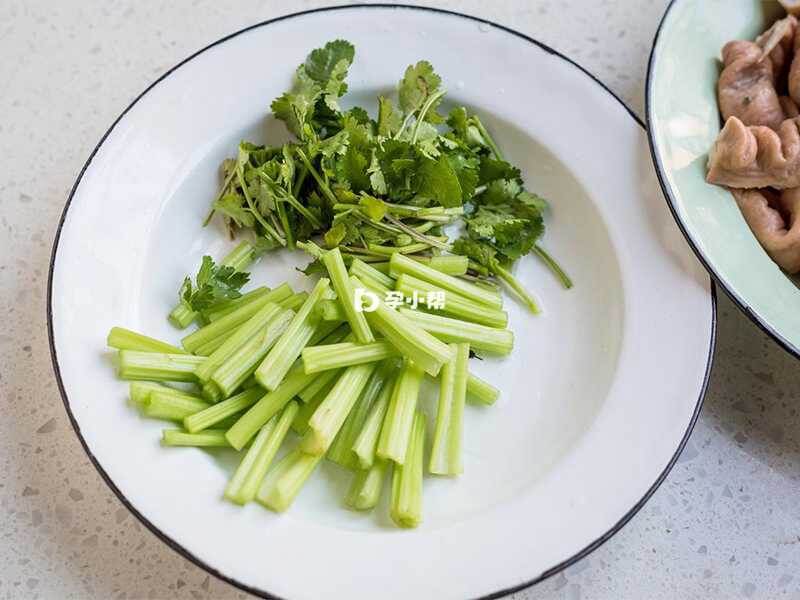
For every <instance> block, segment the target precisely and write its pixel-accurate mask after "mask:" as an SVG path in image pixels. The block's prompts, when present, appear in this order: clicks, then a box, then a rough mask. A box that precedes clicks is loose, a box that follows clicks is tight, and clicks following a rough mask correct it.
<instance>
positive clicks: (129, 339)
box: [106, 327, 186, 354]
mask: <svg viewBox="0 0 800 600" xmlns="http://www.w3.org/2000/svg"><path fill="white" fill-rule="evenodd" d="M106 343H107V344H108V345H109V346H110V347H111V348H116V349H117V350H139V351H140V352H166V353H167V354H186V352H185V351H184V350H182V349H181V348H178V347H177V346H173V345H172V344H168V343H166V342H162V341H161V340H157V339H155V338H151V337H149V336H146V335H142V334H141V333H136V332H135V331H131V330H130V329H125V328H124V327H112V328H111V331H109V332H108V339H107V340H106Z"/></svg>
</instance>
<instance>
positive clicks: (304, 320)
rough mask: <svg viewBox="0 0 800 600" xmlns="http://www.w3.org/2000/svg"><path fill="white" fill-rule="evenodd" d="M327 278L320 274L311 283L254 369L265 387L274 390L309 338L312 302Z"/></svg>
mask: <svg viewBox="0 0 800 600" xmlns="http://www.w3.org/2000/svg"><path fill="white" fill-rule="evenodd" d="M328 285H329V281H328V279H325V278H322V279H320V280H319V281H318V282H317V284H316V285H315V286H314V290H313V291H312V292H311V294H310V295H309V296H308V298H307V299H306V301H305V302H304V303H303V306H301V307H300V308H299V309H298V310H297V313H296V314H295V316H294V318H293V319H292V321H291V322H290V323H289V326H288V327H287V328H286V331H285V332H284V334H283V335H282V336H281V338H280V339H279V340H278V341H277V343H276V344H275V345H274V346H273V347H272V349H271V350H270V351H269V352H268V353H267V356H266V357H265V358H264V360H263V361H262V363H261V364H260V365H259V367H258V368H257V369H256V379H257V380H258V382H259V383H260V384H261V386H262V387H264V388H265V389H267V390H270V391H271V390H274V389H275V388H277V387H278V385H279V384H280V382H281V381H282V380H283V378H284V377H285V376H286V373H287V372H288V371H289V369H290V368H291V366H292V364H293V363H294V361H295V360H296V359H297V357H298V356H300V352H301V351H302V350H303V348H304V347H305V345H306V344H307V343H308V342H309V340H310V339H311V336H312V335H313V334H314V329H313V328H310V327H309V321H311V316H312V311H313V309H314V305H316V303H317V301H318V300H319V299H320V298H321V297H322V295H323V294H324V293H325V291H326V290H327V289H328Z"/></svg>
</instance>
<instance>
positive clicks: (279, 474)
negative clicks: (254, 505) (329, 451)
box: [256, 448, 322, 512]
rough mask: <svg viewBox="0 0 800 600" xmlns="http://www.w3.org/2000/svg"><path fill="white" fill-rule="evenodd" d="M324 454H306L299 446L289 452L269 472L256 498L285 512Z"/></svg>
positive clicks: (265, 504) (271, 507) (276, 509)
mask: <svg viewBox="0 0 800 600" xmlns="http://www.w3.org/2000/svg"><path fill="white" fill-rule="evenodd" d="M321 458H322V455H319V456H314V455H312V454H306V453H305V452H303V451H302V450H300V449H299V448H295V449H294V450H292V451H291V452H289V453H288V454H287V455H286V456H284V457H283V459H282V460H281V461H280V462H279V463H278V464H277V465H276V466H275V468H274V469H273V470H272V471H270V472H268V473H267V476H266V477H265V478H264V482H263V483H262V484H261V488H260V489H259V491H258V494H257V495H256V499H257V500H258V501H259V502H260V503H261V504H263V505H264V506H266V507H267V508H269V509H271V510H274V511H276V512H283V511H285V510H286V509H287V508H289V506H290V505H291V504H292V502H293V501H294V499H295V497H296V496H297V493H298V492H299V491H300V488H302V487H303V484H304V483H305V482H306V480H307V479H308V477H309V475H311V473H312V472H313V471H314V469H315V468H316V467H317V465H318V464H319V461H320V459H321Z"/></svg>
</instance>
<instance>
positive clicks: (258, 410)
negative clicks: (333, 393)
mask: <svg viewBox="0 0 800 600" xmlns="http://www.w3.org/2000/svg"><path fill="white" fill-rule="evenodd" d="M315 377H316V376H315V375H306V374H305V373H303V369H302V368H301V367H300V366H299V365H298V367H297V368H296V369H294V370H293V371H291V372H289V374H288V375H287V376H286V378H285V379H284V380H283V382H281V384H280V385H279V386H278V387H277V388H276V389H275V390H273V391H272V392H268V393H265V395H264V396H262V397H261V400H259V401H258V402H256V403H255V404H254V405H253V406H251V407H250V409H249V410H248V411H247V412H246V413H244V414H243V415H242V416H241V417H240V418H239V420H238V421H236V423H234V424H233V426H231V428H230V429H228V433H227V434H226V435H227V437H228V441H229V442H230V443H231V446H233V447H234V448H236V449H237V450H241V449H242V448H243V447H244V445H245V444H246V443H247V442H248V441H249V440H250V438H251V437H253V436H254V435H255V434H256V432H257V431H258V430H259V429H261V427H262V426H263V425H264V423H266V422H267V421H269V420H270V419H271V418H272V416H273V415H275V414H276V413H278V411H280V410H281V409H282V408H283V407H284V406H286V404H287V403H288V402H289V401H290V400H291V399H292V398H294V397H295V396H296V395H297V394H298V393H300V391H301V390H303V388H305V387H306V386H307V385H308V384H309V383H311V382H312V381H313V380H314V378H315ZM255 389H260V388H255Z"/></svg>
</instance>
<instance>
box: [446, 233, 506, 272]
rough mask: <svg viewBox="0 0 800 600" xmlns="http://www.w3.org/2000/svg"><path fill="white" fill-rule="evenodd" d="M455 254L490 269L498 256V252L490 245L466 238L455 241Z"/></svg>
mask: <svg viewBox="0 0 800 600" xmlns="http://www.w3.org/2000/svg"><path fill="white" fill-rule="evenodd" d="M453 252H454V253H455V254H461V255H462V256H466V257H467V258H469V259H470V260H474V261H475V262H476V263H478V264H480V265H483V266H484V267H488V266H489V265H490V264H491V262H492V260H494V257H495V256H496V255H497V250H495V249H494V248H492V247H491V246H490V245H489V244H487V243H485V242H479V241H477V240H472V239H469V238H464V237H462V238H459V239H457V240H456V241H455V243H454V244H453Z"/></svg>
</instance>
